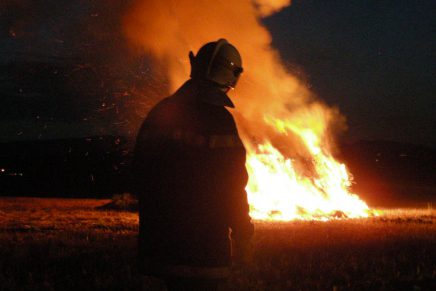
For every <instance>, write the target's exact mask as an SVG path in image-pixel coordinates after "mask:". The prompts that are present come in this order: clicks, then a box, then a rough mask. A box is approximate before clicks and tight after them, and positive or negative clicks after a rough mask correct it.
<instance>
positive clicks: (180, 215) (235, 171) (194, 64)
mask: <svg viewBox="0 0 436 291" xmlns="http://www.w3.org/2000/svg"><path fill="white" fill-rule="evenodd" d="M189 58H190V62H191V78H190V79H189V80H188V81H187V82H186V83H185V84H184V85H182V86H181V88H179V89H178V90H177V91H176V92H175V93H174V94H173V95H172V96H170V97H168V98H166V99H163V100H162V101H160V102H159V103H158V104H157V105H156V106H155V107H154V108H153V109H152V110H151V111H150V113H149V114H148V116H147V118H146V119H145V121H144V123H143V125H142V127H141V129H140V131H139V134H138V137H137V142H136V147H135V152H134V158H133V163H132V171H133V185H134V190H133V192H134V193H135V194H136V195H137V196H138V198H139V203H140V211H139V217H140V226H139V264H140V269H141V271H142V273H143V274H145V275H154V276H159V277H162V278H164V279H165V281H166V282H167V286H168V289H170V290H171V289H179V290H193V289H207V290H211V289H213V288H214V287H213V286H216V284H215V283H218V282H219V281H222V280H225V278H226V277H227V276H228V274H229V267H230V266H231V263H232V257H233V260H242V259H243V258H244V257H245V255H246V252H247V248H248V246H249V242H250V239H251V236H252V234H253V225H252V223H251V219H250V217H249V215H248V212H249V206H248V202H247V195H246V192H245V186H246V184H247V180H248V174H247V171H246V168H245V158H246V157H245V154H246V152H245V148H244V146H243V144H242V142H241V140H240V137H239V135H238V132H237V129H236V126H235V122H234V119H233V117H232V115H231V114H230V113H229V111H228V110H227V109H226V107H231V108H233V107H234V105H233V103H232V101H231V100H230V98H229V97H228V96H227V94H226V93H227V92H228V90H229V89H230V88H234V87H235V85H236V83H237V81H238V79H239V76H240V75H241V73H242V71H243V69H242V60H241V56H240V54H239V52H238V50H237V49H236V48H235V47H234V46H233V45H231V44H230V43H229V42H227V41H226V40H225V39H220V40H218V41H215V42H209V43H207V44H205V45H204V46H202V47H201V48H200V50H199V51H198V53H197V55H195V56H194V54H193V53H192V52H190V53H189ZM230 233H231V235H230ZM231 240H233V248H231V245H232V244H231V243H230V241H231ZM232 252H233V256H232ZM202 284H203V285H204V284H206V285H207V287H205V286H203V285H202ZM201 286H203V287H201Z"/></svg>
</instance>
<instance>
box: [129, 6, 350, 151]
mask: <svg viewBox="0 0 436 291" xmlns="http://www.w3.org/2000/svg"><path fill="white" fill-rule="evenodd" d="M287 5H290V1H289V0H275V1H273V0H270V1H268V0H255V1H254V2H253V1H251V0H239V1H227V0H217V1H208V0H184V1H171V0H136V1H133V3H132V6H131V7H130V9H129V10H128V12H127V13H126V14H125V17H124V20H123V27H124V32H125V34H126V36H127V38H128V39H129V40H130V41H131V43H132V44H133V45H135V46H136V47H138V48H141V49H143V50H144V52H145V53H146V54H148V55H151V56H152V57H153V58H154V62H155V63H154V67H155V69H157V70H163V71H165V72H166V74H167V75H168V77H169V80H170V88H169V89H170V91H171V92H173V91H174V90H175V89H176V88H178V87H179V86H180V85H181V84H182V83H183V82H184V81H185V80H186V79H187V78H189V72H190V65H189V60H188V52H189V51H191V50H192V51H194V52H197V51H198V49H199V48H200V47H201V46H202V45H203V44H204V43H206V42H210V41H214V40H217V39H219V38H226V39H227V40H228V41H229V42H230V43H232V44H234V45H235V46H236V47H237V48H238V49H239V51H240V52H241V55H242V59H243V67H244V74H243V75H242V76H241V78H240V81H239V83H238V85H237V87H236V89H235V91H233V92H231V93H230V97H231V98H232V100H233V101H234V103H235V105H236V109H235V111H234V112H233V114H234V116H235V118H236V122H237V125H238V128H239V131H240V134H241V135H242V137H243V140H244V142H245V144H246V146H250V145H251V144H253V143H258V142H266V141H270V142H272V143H273V145H275V146H276V147H277V148H279V149H280V150H282V152H285V153H286V155H288V156H289V155H296V154H298V155H301V156H308V150H307V148H306V146H305V145H304V143H303V142H302V140H301V137H299V136H298V135H297V134H295V133H292V132H287V133H286V134H283V132H279V131H277V129H276V128H275V127H273V126H272V125H271V123H269V122H266V121H265V120H266V119H280V120H289V121H290V122H291V123H292V124H293V126H294V127H295V128H298V129H305V128H310V129H311V130H312V131H313V132H314V133H315V134H316V135H317V136H318V137H319V138H320V140H321V141H322V143H323V147H327V148H330V146H331V132H332V131H335V129H337V128H342V127H343V124H344V119H343V118H342V117H341V116H340V115H339V113H338V111H337V110H336V109H331V108H329V107H327V106H326V105H324V104H323V103H322V102H320V101H319V100H317V98H316V97H315V96H314V95H313V94H312V93H311V92H310V90H308V88H307V86H306V85H305V84H304V83H303V82H301V81H300V80H299V79H297V78H296V77H295V76H293V75H292V74H290V73H289V72H288V71H287V70H286V68H285V67H284V65H283V63H282V61H281V59H280V56H279V54H278V52H277V51H276V50H275V49H274V48H273V47H272V46H271V34H270V33H269V32H268V30H267V29H266V28H265V27H264V26H263V25H262V23H261V22H260V18H261V17H265V16H268V15H270V14H272V13H274V12H276V11H279V10H280V9H282V8H284V7H285V6H287ZM168 93H170V92H168ZM162 97H164V96H162ZM283 149H286V150H283Z"/></svg>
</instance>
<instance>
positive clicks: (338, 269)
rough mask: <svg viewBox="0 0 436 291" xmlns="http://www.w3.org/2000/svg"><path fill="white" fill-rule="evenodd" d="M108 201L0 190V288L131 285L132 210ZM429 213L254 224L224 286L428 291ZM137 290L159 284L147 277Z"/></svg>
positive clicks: (432, 277)
mask: <svg viewBox="0 0 436 291" xmlns="http://www.w3.org/2000/svg"><path fill="white" fill-rule="evenodd" d="M107 202H108V200H98V199H41V198H0V290H91V289H92V290H137V289H139V287H140V285H141V280H140V278H139V276H138V273H137V269H136V261H135V257H136V235H137V227H138V217H137V214H136V213H135V212H127V211H110V210H96V207H97V206H101V205H104V204H106V203H107ZM435 222H436V215H435V211H434V210H432V209H421V210H413V209H402V210H388V211H385V212H384V213H383V214H381V216H379V217H373V218H369V219H356V220H336V221H329V222H313V221H312V222H309V221H296V222H290V223H262V222H257V223H256V225H255V236H254V257H253V261H252V262H251V263H250V264H249V265H247V266H244V267H242V268H237V269H234V270H233V272H232V275H231V278H230V280H229V283H228V286H227V287H228V289H230V290H435V287H436V285H435V282H436V265H435V262H436V259H435V258H436V256H435V252H436V251H435V248H434V246H435V242H436V224H435ZM147 284H148V285H147V286H146V287H147V288H146V289H147V290H161V284H160V282H159V281H155V280H150V281H149V282H148V283H147Z"/></svg>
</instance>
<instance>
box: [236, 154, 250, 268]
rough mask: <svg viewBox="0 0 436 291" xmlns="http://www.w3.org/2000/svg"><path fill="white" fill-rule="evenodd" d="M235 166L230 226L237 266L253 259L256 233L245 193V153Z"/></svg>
mask: <svg viewBox="0 0 436 291" xmlns="http://www.w3.org/2000/svg"><path fill="white" fill-rule="evenodd" d="M235 166H236V168H235V173H234V176H233V177H234V180H233V185H232V186H233V191H232V192H233V197H232V202H231V205H232V207H231V209H232V211H231V212H232V217H231V225H230V227H231V229H232V235H231V236H232V255H233V259H234V262H235V264H247V263H249V262H250V261H251V257H252V251H253V248H252V243H251V238H252V236H253V233H254V226H253V224H252V222H251V217H250V215H249V211H250V208H249V204H248V200H247V193H246V191H245V187H246V185H247V181H248V173H247V170H246V168H245V151H243V153H240V154H239V156H238V157H237V158H236V159H235Z"/></svg>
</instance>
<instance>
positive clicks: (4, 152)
mask: <svg viewBox="0 0 436 291" xmlns="http://www.w3.org/2000/svg"><path fill="white" fill-rule="evenodd" d="M125 146H126V140H125V139H124V138H122V137H116V136H100V137H98V136H97V137H87V138H77V139H63V140H39V141H20V142H10V143H3V144H0V195H3V196H7V195H8V196H9V195H19V196H44V197H46V196H59V197H110V196H111V195H112V194H115V193H122V192H124V191H127V190H128V185H127V184H128V182H127V179H128V162H129V160H130V157H129V151H128V150H126V149H125Z"/></svg>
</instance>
